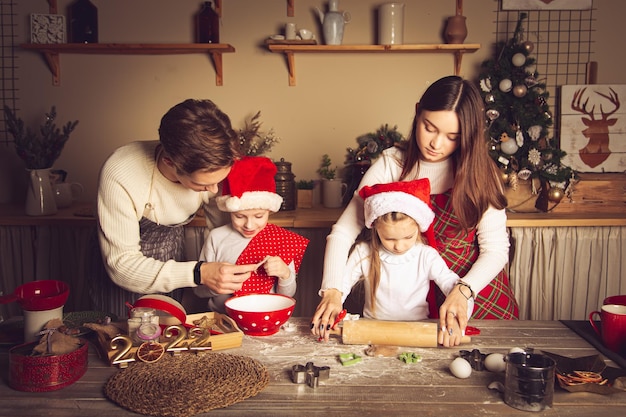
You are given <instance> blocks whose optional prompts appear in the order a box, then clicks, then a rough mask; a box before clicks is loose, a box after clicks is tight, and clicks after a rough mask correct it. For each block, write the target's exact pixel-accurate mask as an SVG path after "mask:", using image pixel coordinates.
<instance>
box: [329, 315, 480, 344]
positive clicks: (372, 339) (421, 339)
mask: <svg viewBox="0 0 626 417" xmlns="http://www.w3.org/2000/svg"><path fill="white" fill-rule="evenodd" d="M437 331H438V323H427V322H419V321H383V320H367V319H366V320H362V319H361V320H344V321H343V328H340V327H337V328H336V329H335V330H334V331H333V332H334V334H339V335H341V339H342V341H343V343H344V344H345V345H388V346H410V347H437V346H438V344H437ZM471 341H472V338H471V337H469V336H463V338H462V339H461V343H470V342H471Z"/></svg>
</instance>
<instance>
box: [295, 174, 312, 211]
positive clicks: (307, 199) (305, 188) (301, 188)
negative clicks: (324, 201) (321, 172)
mask: <svg viewBox="0 0 626 417" xmlns="http://www.w3.org/2000/svg"><path fill="white" fill-rule="evenodd" d="M314 187H315V181H313V180H300V181H298V182H297V183H296V189H297V193H296V202H297V203H296V205H297V207H298V208H311V207H313V188H314Z"/></svg>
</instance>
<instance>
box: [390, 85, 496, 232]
mask: <svg viewBox="0 0 626 417" xmlns="http://www.w3.org/2000/svg"><path fill="white" fill-rule="evenodd" d="M424 110H427V111H441V110H447V111H454V112H455V113H456V114H457V116H458V118H459V129H460V132H459V135H460V137H459V140H460V144H459V147H458V148H457V149H456V151H454V153H453V154H452V156H451V158H452V162H453V169H454V187H453V189H452V196H451V198H452V209H453V210H454V214H455V215H456V217H457V218H458V220H459V224H460V225H461V227H463V228H464V229H472V228H474V227H476V225H477V224H478V221H479V220H480V218H481V217H482V215H483V213H484V212H485V211H486V210H487V209H488V208H489V206H490V205H491V206H493V207H495V208H496V209H503V208H505V207H506V205H507V200H506V197H505V196H504V190H503V186H502V179H501V176H500V172H499V170H498V168H497V166H496V164H495V162H494V161H493V160H492V159H491V157H490V156H489V153H488V150H487V137H486V127H485V118H484V114H485V111H484V106H483V100H482V98H481V96H480V92H479V91H478V89H477V88H476V86H475V85H474V84H472V83H471V82H469V81H467V80H464V79H463V78H461V77H457V76H448V77H444V78H441V79H439V80H437V81H435V82H434V83H433V84H431V85H430V86H429V87H428V89H426V91H425V92H424V94H423V95H422V98H421V100H420V102H419V104H418V106H417V110H416V114H415V118H414V119H413V129H412V131H411V133H410V135H409V139H408V141H407V148H406V152H405V163H404V167H403V169H402V174H401V176H400V179H401V180H403V179H405V178H406V177H407V176H408V175H409V173H410V172H411V171H412V170H413V169H414V168H415V167H416V166H417V169H418V170H419V161H420V150H419V148H418V146H417V141H416V137H415V132H416V128H417V123H418V119H419V116H420V115H421V113H422V112H423V111H424Z"/></svg>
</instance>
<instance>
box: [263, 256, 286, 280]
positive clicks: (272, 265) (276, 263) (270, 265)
mask: <svg viewBox="0 0 626 417" xmlns="http://www.w3.org/2000/svg"><path fill="white" fill-rule="evenodd" d="M261 267H263V268H265V272H267V275H269V276H271V277H278V279H289V276H290V275H291V271H289V267H288V266H287V264H286V263H285V262H284V261H283V260H282V259H281V258H280V257H279V256H270V257H268V258H267V259H266V260H265V263H264V264H263V265H261V266H260V267H259V268H261Z"/></svg>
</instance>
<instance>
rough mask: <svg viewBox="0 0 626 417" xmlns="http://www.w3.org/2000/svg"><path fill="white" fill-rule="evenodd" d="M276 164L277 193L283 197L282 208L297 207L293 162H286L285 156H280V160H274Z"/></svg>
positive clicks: (293, 208) (290, 208) (291, 208)
mask: <svg viewBox="0 0 626 417" xmlns="http://www.w3.org/2000/svg"><path fill="white" fill-rule="evenodd" d="M274 164H275V165H276V169H277V172H276V175H275V176H274V180H275V181H276V193H277V194H278V195H280V196H281V197H282V198H283V203H282V204H281V205H280V210H281V211H283V210H295V209H296V180H295V178H296V176H295V175H293V173H292V172H291V162H286V161H285V158H280V162H274Z"/></svg>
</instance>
